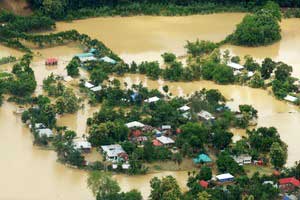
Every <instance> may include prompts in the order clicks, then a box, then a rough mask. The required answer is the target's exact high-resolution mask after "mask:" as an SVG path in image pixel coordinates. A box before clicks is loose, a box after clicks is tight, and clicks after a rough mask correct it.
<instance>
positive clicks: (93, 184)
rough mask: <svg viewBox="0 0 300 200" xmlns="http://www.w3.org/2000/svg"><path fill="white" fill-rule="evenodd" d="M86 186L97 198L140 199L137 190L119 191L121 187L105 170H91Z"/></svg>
mask: <svg viewBox="0 0 300 200" xmlns="http://www.w3.org/2000/svg"><path fill="white" fill-rule="evenodd" d="M87 185H88V188H89V189H90V190H91V191H92V193H93V195H94V196H95V197H96V199H97V200H113V199H120V200H142V199H143V197H142V195H141V193H140V192H139V191H137V190H131V191H129V192H121V188H120V186H119V184H118V182H117V181H116V180H114V179H113V178H112V175H111V174H109V173H105V172H99V171H93V172H91V173H90V174H89V177H88V180H87Z"/></svg>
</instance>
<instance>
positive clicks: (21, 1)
mask: <svg viewBox="0 0 300 200" xmlns="http://www.w3.org/2000/svg"><path fill="white" fill-rule="evenodd" d="M1 8H4V9H6V10H10V11H12V12H14V13H16V14H17V15H30V14H31V13H32V11H31V9H30V6H29V5H28V3H27V2H26V0H0V9H1Z"/></svg>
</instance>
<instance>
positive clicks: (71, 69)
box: [66, 57, 80, 77]
mask: <svg viewBox="0 0 300 200" xmlns="http://www.w3.org/2000/svg"><path fill="white" fill-rule="evenodd" d="M79 67H80V61H79V60H78V58H76V57H74V58H73V59H72V60H71V61H70V62H69V64H68V65H67V67H66V69H67V73H68V75H69V76H71V77H77V76H79Z"/></svg>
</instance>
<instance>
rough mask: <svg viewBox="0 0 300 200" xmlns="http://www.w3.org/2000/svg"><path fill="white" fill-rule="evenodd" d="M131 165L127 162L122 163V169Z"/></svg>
mask: <svg viewBox="0 0 300 200" xmlns="http://www.w3.org/2000/svg"><path fill="white" fill-rule="evenodd" d="M129 167H130V164H127V163H125V164H123V165H122V169H129Z"/></svg>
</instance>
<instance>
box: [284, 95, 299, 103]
mask: <svg viewBox="0 0 300 200" xmlns="http://www.w3.org/2000/svg"><path fill="white" fill-rule="evenodd" d="M284 100H286V101H290V102H295V101H297V100H298V98H297V97H293V96H291V95H287V96H286V97H284Z"/></svg>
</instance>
